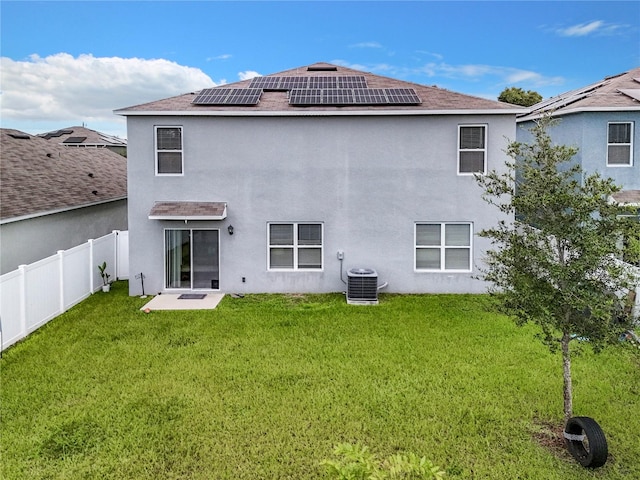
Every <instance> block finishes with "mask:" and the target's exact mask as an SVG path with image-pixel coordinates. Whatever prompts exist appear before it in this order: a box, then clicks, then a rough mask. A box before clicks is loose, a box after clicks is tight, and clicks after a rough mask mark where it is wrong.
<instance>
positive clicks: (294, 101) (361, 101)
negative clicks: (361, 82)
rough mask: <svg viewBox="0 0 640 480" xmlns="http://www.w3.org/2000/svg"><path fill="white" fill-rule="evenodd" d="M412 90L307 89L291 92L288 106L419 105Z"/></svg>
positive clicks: (418, 99)
mask: <svg viewBox="0 0 640 480" xmlns="http://www.w3.org/2000/svg"><path fill="white" fill-rule="evenodd" d="M420 103H422V102H421V100H420V97H418V95H417V94H416V92H415V90H414V89H413V88H323V89H320V88H317V89H316V88H307V89H294V90H291V93H290V95H289V104H290V105H419V104H420Z"/></svg>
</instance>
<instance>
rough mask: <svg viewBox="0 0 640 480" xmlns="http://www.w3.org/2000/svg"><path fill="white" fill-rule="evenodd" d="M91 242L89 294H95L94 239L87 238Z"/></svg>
mask: <svg viewBox="0 0 640 480" xmlns="http://www.w3.org/2000/svg"><path fill="white" fill-rule="evenodd" d="M87 242H88V243H89V294H90V295H93V292H94V291H95V285H94V284H93V239H92V238H90V239H89V240H87Z"/></svg>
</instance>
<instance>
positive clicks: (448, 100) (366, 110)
mask: <svg viewBox="0 0 640 480" xmlns="http://www.w3.org/2000/svg"><path fill="white" fill-rule="evenodd" d="M346 76H357V77H364V80H365V81H366V87H367V88H368V89H413V90H414V91H415V94H417V96H418V97H419V99H420V103H419V104H410V105H407V104H392V105H390V104H385V105H363V104H360V105H357V104H346V105H318V104H316V105H307V106H301V105H293V104H291V103H290V102H289V95H290V91H291V89H290V88H289V89H287V90H278V91H273V90H272V89H269V88H263V89H261V90H262V91H261V92H259V100H258V102H257V103H256V104H253V105H238V104H235V105H199V104H194V103H193V101H194V99H195V98H196V97H197V95H198V94H199V93H200V92H191V93H187V94H184V95H179V96H177V97H171V98H166V99H163V100H158V101H155V102H150V103H145V104H141V105H135V106H132V107H127V108H122V109H119V110H116V111H115V113H116V114H118V115H125V116H128V115H247V116H258V115H322V114H325V115H340V114H347V115H349V114H358V115H363V114H364V115H369V114H411V113H416V114H423V115H424V114H435V113H473V112H482V113H485V112H486V113H506V114H516V113H524V112H526V111H528V110H526V109H523V108H522V107H518V106H516V105H511V104H508V103H503V102H498V101H494V100H487V99H485V98H480V97H474V96H471V95H464V94H461V93H456V92H452V91H449V90H444V89H441V88H438V87H428V86H425V85H420V84H417V83H411V82H405V81H402V80H396V79H393V78H389V77H383V76H380V75H374V74H372V73H367V72H361V71H359V70H354V69H352V68H347V67H342V66H338V65H332V64H328V63H315V64H312V65H308V66H303V67H298V68H294V69H290V70H285V71H282V72H279V73H275V74H272V75H269V76H268V77H314V78H317V77H346ZM252 80H253V79H249V80H243V81H240V82H236V83H232V84H228V85H222V86H219V87H215V88H213V89H212V90H214V91H219V90H224V89H229V88H243V89H246V88H249V87H250V85H251V84H252Z"/></svg>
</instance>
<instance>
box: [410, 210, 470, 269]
mask: <svg viewBox="0 0 640 480" xmlns="http://www.w3.org/2000/svg"><path fill="white" fill-rule="evenodd" d="M418 225H440V227H441V228H440V245H438V246H435V245H432V246H425V245H418ZM446 225H469V245H468V246H460V245H456V246H449V247H448V246H447V245H445V227H446ZM426 248H430V249H436V248H437V249H439V250H440V268H418V265H417V260H418V258H417V257H418V250H419V249H426ZM453 248H466V249H468V250H469V268H468V269H459V268H456V269H446V268H445V252H446V251H447V250H448V249H453ZM413 271H414V272H416V273H471V272H472V271H473V222H443V221H433V222H430V221H420V222H415V223H414V225H413Z"/></svg>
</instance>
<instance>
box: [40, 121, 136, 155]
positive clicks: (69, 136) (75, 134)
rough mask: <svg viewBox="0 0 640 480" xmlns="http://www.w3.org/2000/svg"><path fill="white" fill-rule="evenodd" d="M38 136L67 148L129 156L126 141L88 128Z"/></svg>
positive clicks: (73, 128)
mask: <svg viewBox="0 0 640 480" xmlns="http://www.w3.org/2000/svg"><path fill="white" fill-rule="evenodd" d="M38 136H39V137H42V138H44V139H45V140H49V141H51V142H55V143H58V144H60V145H63V146H65V147H72V148H74V147H75V148H108V149H109V150H111V151H112V152H115V153H118V154H120V155H122V156H123V157H126V156H127V141H126V140H124V139H122V138H118V137H116V136H113V135H107V134H106V133H101V132H96V131H95V130H91V129H89V128H86V127H69V128H63V129H61V130H56V131H54V132H47V133H41V134H39V135H38Z"/></svg>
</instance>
